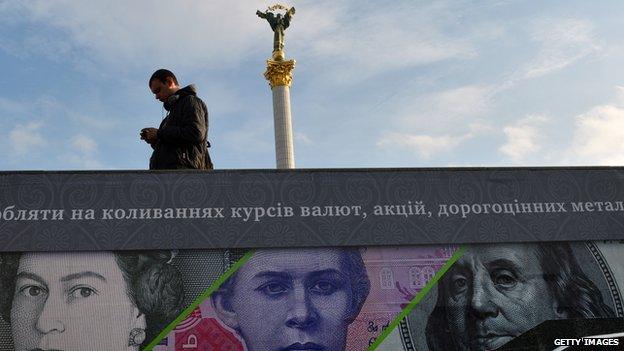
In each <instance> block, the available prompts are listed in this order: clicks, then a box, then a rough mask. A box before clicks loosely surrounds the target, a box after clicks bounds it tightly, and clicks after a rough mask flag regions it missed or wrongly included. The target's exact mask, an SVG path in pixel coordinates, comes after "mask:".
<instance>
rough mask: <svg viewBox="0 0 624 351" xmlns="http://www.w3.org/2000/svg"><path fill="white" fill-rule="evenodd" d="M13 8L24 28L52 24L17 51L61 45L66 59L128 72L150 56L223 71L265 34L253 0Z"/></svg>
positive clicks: (67, 2)
mask: <svg viewBox="0 0 624 351" xmlns="http://www.w3.org/2000/svg"><path fill="white" fill-rule="evenodd" d="M9 3H10V4H9V5H7V6H5V8H4V9H3V11H4V12H5V13H14V12H19V13H20V14H21V17H20V18H22V19H23V23H24V24H26V25H28V26H45V27H44V28H46V27H47V28H46V29H47V30H39V31H36V32H35V31H32V32H31V33H29V34H27V35H26V38H19V40H17V39H16V40H14V41H13V42H11V45H12V46H13V47H15V46H18V45H21V46H22V48H23V50H26V51H27V52H28V51H35V50H38V51H39V52H42V53H48V54H49V53H53V50H51V49H50V48H52V49H59V48H60V49H62V51H61V53H64V54H63V55H60V57H63V59H67V58H69V59H70V60H72V59H75V60H90V61H93V62H95V63H97V64H107V65H112V66H117V67H126V69H128V68H132V67H136V66H137V65H143V64H144V62H145V61H146V59H149V60H150V61H156V62H160V63H162V64H163V65H168V64H175V65H176V66H177V67H189V66H200V67H206V66H209V67H210V66H212V67H216V66H219V67H224V66H227V65H232V64H236V63H238V62H240V60H241V59H243V58H244V57H245V56H246V55H247V54H248V53H249V51H250V50H253V49H254V48H256V47H257V46H258V44H257V43H259V39H260V37H262V36H261V34H266V33H265V32H266V28H265V30H260V29H259V28H260V26H261V24H262V23H261V22H260V21H259V20H258V18H256V17H255V15H254V12H255V10H254V9H255V7H256V6H257V5H259V4H258V3H257V2H251V1H234V2H230V1H210V2H206V1H184V2H179V3H171V2H170V1H164V0H161V1H132V2H123V1H97V2H92V3H87V2H82V1H72V0H44V1H40V0H34V1H28V2H22V1H9ZM2 17H5V16H2ZM265 39H266V38H265ZM266 41H268V40H266ZM20 43H21V44H20ZM4 46H5V47H6V46H8V44H6V43H5V45H4ZM79 54H80V55H79ZM84 54H86V55H85V56H83V55H84ZM57 56H59V55H58V54H57ZM80 56H83V57H82V58H78V57H80Z"/></svg>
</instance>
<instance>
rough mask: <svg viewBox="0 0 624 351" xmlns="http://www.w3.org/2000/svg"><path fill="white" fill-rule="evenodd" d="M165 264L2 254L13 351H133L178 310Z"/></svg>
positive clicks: (142, 258) (165, 256) (171, 271)
mask: <svg viewBox="0 0 624 351" xmlns="http://www.w3.org/2000/svg"><path fill="white" fill-rule="evenodd" d="M170 260H171V252H170V251H162V252H161V251H157V252H156V251H154V252H143V253H138V252H73V253H23V254H3V255H2V263H1V264H0V272H1V274H0V277H1V278H0V279H1V281H0V283H1V284H2V289H1V293H0V294H1V295H0V299H1V302H2V316H3V319H4V320H5V321H10V324H11V334H12V339H13V344H14V349H15V350H16V351H27V350H33V349H44V350H48V349H71V350H138V349H139V348H140V347H141V346H142V345H144V343H145V342H147V341H149V340H151V338H152V337H153V336H154V335H156V334H157V333H158V332H160V331H161V330H162V328H164V327H165V326H166V324H167V323H168V322H170V321H171V320H172V319H173V318H175V317H176V316H177V315H178V314H179V312H180V310H181V308H182V304H183V300H184V288H183V284H182V281H181V278H180V274H179V272H178V271H177V269H176V268H175V267H174V266H172V265H171V264H169V262H170Z"/></svg>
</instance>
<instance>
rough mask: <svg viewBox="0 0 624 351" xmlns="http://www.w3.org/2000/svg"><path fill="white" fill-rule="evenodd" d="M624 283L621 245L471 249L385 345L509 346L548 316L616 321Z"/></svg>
mask: <svg viewBox="0 0 624 351" xmlns="http://www.w3.org/2000/svg"><path fill="white" fill-rule="evenodd" d="M623 286H624V244H623V243H621V242H585V243H583V242H577V243H538V244H534V243H526V244H496V245H475V246H468V247H467V250H466V252H465V253H464V255H463V256H462V257H461V258H460V259H459V260H458V261H457V262H456V263H455V264H454V265H453V266H452V267H451V269H450V270H449V271H448V272H447V273H446V274H445V275H444V276H443V277H442V279H441V280H440V281H439V282H438V284H437V288H434V289H432V290H431V291H430V293H429V294H428V295H427V296H426V297H425V298H424V300H423V301H421V302H420V303H419V304H418V305H416V307H415V308H414V309H413V310H412V311H411V312H410V314H409V315H408V316H407V318H405V319H404V320H402V321H401V322H400V324H399V327H398V328H397V329H396V330H394V331H393V332H392V334H391V335H390V336H389V337H388V338H387V339H386V340H384V342H383V343H382V344H381V346H380V347H379V348H378V350H393V351H396V350H405V351H412V350H423V351H426V350H430V351H438V350H493V349H497V348H501V347H502V348H503V349H504V348H505V347H504V345H505V344H507V343H509V342H510V341H511V340H516V338H518V339H517V340H520V339H521V335H522V334H523V333H526V332H527V331H529V330H531V329H532V328H534V327H536V326H538V325H539V324H541V323H543V322H545V321H552V320H555V321H559V322H565V321H569V320H573V319H574V320H579V319H587V320H588V322H589V321H591V320H593V321H599V320H600V319H599V318H602V319H604V320H607V321H610V322H609V323H610V324H612V323H613V322H612V321H613V319H612V317H620V318H621V317H623V316H624V314H623V309H622V292H623V291H622V287H623ZM607 318H609V319H607ZM620 321H621V319H620ZM577 324H578V323H577ZM562 325H563V324H562ZM581 329H582V327H581ZM594 329H595V328H594ZM616 329H617V328H616ZM622 329H623V330H620V331H624V328H622ZM579 333H580V334H578V336H583V330H580V331H579ZM555 334H556V333H555ZM561 335H563V334H561ZM556 337H557V336H556ZM558 337H561V336H558ZM514 343H515V342H514ZM551 345H553V344H552V343H551ZM554 348H555V346H552V347H551V348H549V349H554Z"/></svg>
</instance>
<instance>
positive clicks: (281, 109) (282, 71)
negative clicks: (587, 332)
mask: <svg viewBox="0 0 624 351" xmlns="http://www.w3.org/2000/svg"><path fill="white" fill-rule="evenodd" d="M294 68H295V60H288V61H275V60H271V59H269V60H267V70H266V72H265V73H264V77H265V78H266V79H267V80H268V81H269V85H270V86H271V90H272V91H273V123H274V127H275V159H276V162H277V168H278V169H288V168H295V150H294V146H293V128H292V115H291V113H290V84H291V83H292V70H293V69H294Z"/></svg>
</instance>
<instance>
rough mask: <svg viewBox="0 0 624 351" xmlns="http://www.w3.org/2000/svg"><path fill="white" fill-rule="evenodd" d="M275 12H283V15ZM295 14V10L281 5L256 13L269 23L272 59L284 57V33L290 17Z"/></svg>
mask: <svg viewBox="0 0 624 351" xmlns="http://www.w3.org/2000/svg"><path fill="white" fill-rule="evenodd" d="M276 10H285V13H284V14H282V13H279V12H276ZM294 14H295V8H294V7H291V8H287V7H285V6H283V5H279V4H276V5H273V6H270V7H269V8H268V9H267V10H266V11H264V12H262V11H260V10H257V11H256V15H257V16H258V17H260V18H263V19H265V20H267V22H269V25H270V26H271V30H273V53H274V54H273V57H274V58H282V59H283V57H284V31H285V30H286V28H288V26H290V21H291V20H292V16H293V15H294Z"/></svg>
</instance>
